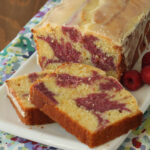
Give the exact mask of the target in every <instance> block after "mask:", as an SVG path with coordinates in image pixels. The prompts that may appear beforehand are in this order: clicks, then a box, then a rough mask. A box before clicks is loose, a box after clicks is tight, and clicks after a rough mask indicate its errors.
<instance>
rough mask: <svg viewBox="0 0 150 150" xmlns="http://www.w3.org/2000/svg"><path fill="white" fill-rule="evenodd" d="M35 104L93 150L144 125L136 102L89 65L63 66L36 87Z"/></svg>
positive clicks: (34, 89) (101, 72)
mask: <svg viewBox="0 0 150 150" xmlns="http://www.w3.org/2000/svg"><path fill="white" fill-rule="evenodd" d="M30 96H31V97H30V100H31V102H32V103H33V104H34V105H35V106H36V107H37V108H39V109H40V110H41V111H43V112H44V113H45V114H46V115H48V116H49V117H50V118H52V119H53V120H54V121H56V122H58V123H59V124H60V125H61V126H62V127H64V128H65V129H66V130H67V131H68V132H70V133H71V134H73V135H75V136H76V137H77V138H78V139H79V140H80V141H81V142H83V143H85V144H87V145H88V146H90V147H94V146H97V145H100V144H103V143H105V142H107V141H109V140H112V139H114V138H116V137H118V136H120V135H122V134H124V133H127V132H128V131H129V130H130V129H133V128H136V127H138V126H139V125H140V123H141V119H142V112H141V111H140V110H139V108H138V105H137V102H136V100H135V98H134V97H133V96H132V95H131V94H130V93H129V92H128V91H126V90H125V89H124V88H123V87H122V85H121V84H120V83H119V82H118V81H117V79H115V78H113V77H108V76H106V74H105V72H103V71H102V70H100V69H98V68H95V67H92V66H88V65H85V64H78V63H73V64H72V63H71V64H64V65H62V66H60V67H59V68H58V69H57V70H56V72H55V73H54V74H51V75H49V76H47V77H45V78H44V79H41V80H38V81H37V82H35V83H33V85H32V86H31V88H30Z"/></svg>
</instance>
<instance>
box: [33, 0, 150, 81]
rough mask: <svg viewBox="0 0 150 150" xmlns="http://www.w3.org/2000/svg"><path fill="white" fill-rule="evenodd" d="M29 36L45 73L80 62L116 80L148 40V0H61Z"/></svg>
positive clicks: (149, 5) (130, 65)
mask: <svg viewBox="0 0 150 150" xmlns="http://www.w3.org/2000/svg"><path fill="white" fill-rule="evenodd" d="M32 32H33V35H34V40H35V42H36V46H37V51H38V62H39V64H40V66H41V67H42V68H43V69H45V68H49V66H50V64H52V63H62V62H74V63H84V64H88V65H93V66H95V67H98V68H100V69H102V70H104V71H106V73H107V74H108V75H111V76H114V77H116V78H118V79H120V76H121V75H122V73H123V72H124V71H126V70H128V69H131V67H132V66H133V65H134V64H135V62H136V61H137V59H138V58H139V55H140V54H141V52H142V51H143V50H144V49H145V48H146V47H148V43H149V42H150V0H71V1H70V0H62V1H61V3H60V4H59V5H57V6H56V7H54V8H52V9H51V10H49V12H48V13H47V15H46V16H45V17H44V19H43V20H42V21H41V22H40V23H39V24H38V25H37V26H35V27H34V28H33V29H32Z"/></svg>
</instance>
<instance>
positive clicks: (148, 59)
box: [142, 52, 150, 68]
mask: <svg viewBox="0 0 150 150" xmlns="http://www.w3.org/2000/svg"><path fill="white" fill-rule="evenodd" d="M147 65H150V52H148V53H146V54H145V55H144V56H143V58H142V68H143V67H144V66H147Z"/></svg>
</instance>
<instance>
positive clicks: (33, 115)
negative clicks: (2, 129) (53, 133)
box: [8, 96, 54, 125]
mask: <svg viewBox="0 0 150 150" xmlns="http://www.w3.org/2000/svg"><path fill="white" fill-rule="evenodd" d="M8 98H9V100H10V102H11V104H12V105H13V107H14V108H15V111H16V113H17V115H18V116H19V118H20V120H21V121H22V122H23V123H25V124H26V125H37V124H38V125H40V124H46V123H53V122H54V121H53V120H52V119H50V118H49V117H48V116H47V115H45V114H43V113H42V112H41V111H40V110H39V109H37V108H31V109H28V110H26V113H27V115H26V117H23V116H22V115H21V114H20V113H19V111H18V109H17V108H16V105H15V104H14V103H13V101H12V100H11V98H10V97H9V96H8Z"/></svg>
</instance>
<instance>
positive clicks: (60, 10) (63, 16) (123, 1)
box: [35, 0, 150, 45]
mask: <svg viewBox="0 0 150 150" xmlns="http://www.w3.org/2000/svg"><path fill="white" fill-rule="evenodd" d="M149 11H150V0H75V1H74V0H71V1H70V0H62V2H61V3H60V4H59V5H57V6H56V7H54V8H52V9H51V10H50V11H49V12H48V13H47V15H46V16H45V17H44V19H43V21H42V22H41V23H40V24H39V25H37V26H36V27H35V29H36V28H39V27H43V26H45V25H47V24H50V25H54V26H57V25H64V26H75V27H77V28H79V29H80V30H82V32H87V31H89V32H92V33H95V34H97V35H100V36H103V37H106V38H108V39H109V40H112V41H113V42H114V43H116V44H118V45H121V44H122V42H123V40H124V39H125V38H126V37H127V36H128V35H129V34H130V33H132V31H133V30H134V28H136V26H137V25H138V24H139V23H140V21H141V20H142V19H144V17H145V16H147V15H148V12H149Z"/></svg>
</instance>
